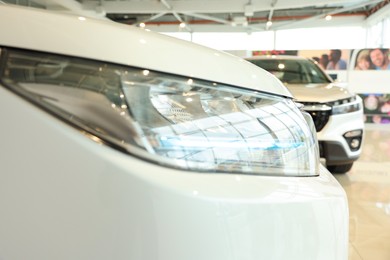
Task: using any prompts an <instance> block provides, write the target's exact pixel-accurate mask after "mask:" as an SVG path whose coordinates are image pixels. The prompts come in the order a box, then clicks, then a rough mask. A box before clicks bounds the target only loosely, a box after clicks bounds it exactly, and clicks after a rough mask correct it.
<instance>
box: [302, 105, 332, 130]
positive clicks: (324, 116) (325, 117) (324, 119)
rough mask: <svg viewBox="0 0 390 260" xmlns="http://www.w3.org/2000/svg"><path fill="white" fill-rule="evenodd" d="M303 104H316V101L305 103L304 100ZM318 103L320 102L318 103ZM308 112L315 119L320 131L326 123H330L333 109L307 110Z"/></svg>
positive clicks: (317, 128)
mask: <svg viewBox="0 0 390 260" xmlns="http://www.w3.org/2000/svg"><path fill="white" fill-rule="evenodd" d="M301 103H302V104H303V105H305V106H307V105H314V103H304V102H301ZM316 104H318V103H316ZM306 112H307V113H309V114H310V115H311V117H312V118H313V121H314V125H315V127H316V131H317V132H319V131H321V130H322V129H323V128H324V127H325V125H326V124H327V123H328V121H329V117H330V115H331V114H332V110H325V111H323V110H310V111H306Z"/></svg>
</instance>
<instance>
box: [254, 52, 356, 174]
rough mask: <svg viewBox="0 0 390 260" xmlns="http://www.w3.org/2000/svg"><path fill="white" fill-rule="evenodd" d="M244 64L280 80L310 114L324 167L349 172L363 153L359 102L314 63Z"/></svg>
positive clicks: (273, 59) (267, 60) (274, 60)
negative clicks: (262, 70)
mask: <svg viewBox="0 0 390 260" xmlns="http://www.w3.org/2000/svg"><path fill="white" fill-rule="evenodd" d="M247 60H248V61H250V62H252V63H253V64H255V65H257V66H259V67H261V68H263V69H265V70H267V71H269V72H271V73H272V74H274V75H275V76H276V77H277V78H278V79H280V80H281V81H282V82H283V83H284V84H285V85H286V86H287V88H288V89H289V90H290V91H291V92H292V94H293V95H294V97H295V98H296V99H297V101H298V102H300V103H302V104H303V105H304V108H303V109H304V110H305V111H307V112H308V113H310V115H311V116H312V118H313V120H314V123H315V126H316V130H317V137H318V140H319V145H320V156H321V157H322V158H324V159H325V160H326V167H327V168H328V169H329V170H330V171H331V172H333V173H345V172H347V171H349V170H350V169H351V168H352V165H353V163H354V161H356V160H357V159H358V158H359V156H360V153H361V150H362V146H361V144H362V139H363V132H364V119H363V106H362V100H361V98H360V97H359V96H358V95H356V94H354V93H352V92H351V91H349V90H348V88H347V87H346V86H345V84H343V85H341V83H335V82H333V81H332V79H331V78H330V77H329V76H328V75H327V74H326V73H325V72H324V71H323V70H322V69H321V68H320V67H319V66H318V65H317V64H316V63H315V62H314V61H313V60H310V59H306V58H303V57H298V56H287V55H280V56H256V57H251V58H248V59H247Z"/></svg>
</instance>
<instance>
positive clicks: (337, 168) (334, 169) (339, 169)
mask: <svg viewBox="0 0 390 260" xmlns="http://www.w3.org/2000/svg"><path fill="white" fill-rule="evenodd" d="M352 165H353V163H348V164H340V165H327V166H326V168H328V170H329V171H330V172H331V173H346V172H348V171H349V170H350V169H351V168H352Z"/></svg>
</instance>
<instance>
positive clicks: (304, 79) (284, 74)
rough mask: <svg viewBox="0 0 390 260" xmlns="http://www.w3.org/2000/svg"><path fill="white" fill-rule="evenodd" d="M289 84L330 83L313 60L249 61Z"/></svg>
mask: <svg viewBox="0 0 390 260" xmlns="http://www.w3.org/2000/svg"><path fill="white" fill-rule="evenodd" d="M249 61H250V62H252V63H253V64H255V65H257V66H259V67H261V68H263V69H265V70H267V71H269V72H271V73H272V74H274V75H275V76H276V77H277V78H278V79H280V80H281V81H282V82H284V83H288V84H310V83H330V82H331V81H330V79H329V78H328V77H327V76H326V74H325V73H324V72H323V71H322V70H321V69H320V68H319V67H318V66H317V65H316V64H315V63H314V62H313V61H311V60H305V59H300V60H290V59H258V60H249Z"/></svg>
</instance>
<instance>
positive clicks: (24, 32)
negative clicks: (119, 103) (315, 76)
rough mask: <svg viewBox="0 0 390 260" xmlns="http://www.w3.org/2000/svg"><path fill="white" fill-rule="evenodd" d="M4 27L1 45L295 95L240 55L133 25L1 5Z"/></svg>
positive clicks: (0, 19)
mask: <svg viewBox="0 0 390 260" xmlns="http://www.w3.org/2000/svg"><path fill="white" fill-rule="evenodd" d="M20 17H23V19H20ZM26 21H28V22H27V23H26ZM10 25H12V26H10ZM0 32H1V37H0V47H1V46H9V47H18V48H23V49H30V50H37V51H45V52H51V53H59V54H64V55H70V56H77V57H84V58H89V59H95V60H102V61H107V62H112V63H116V64H123V65H128V66H133V67H138V68H141V69H148V70H155V71H161V72H166V73H172V74H176V75H181V76H188V77H190V78H194V79H196V78H198V79H204V80H209V81H212V82H217V83H224V84H229V85H233V86H238V87H243V88H248V89H252V90H256V91H264V92H269V93H274V94H278V95H282V96H289V97H291V93H290V92H289V91H288V90H287V89H286V88H285V87H284V86H283V84H282V83H281V82H279V81H278V80H276V79H275V78H274V77H272V76H271V75H270V74H268V73H267V72H265V71H263V70H261V69H259V68H258V67H257V66H254V65H253V64H251V63H249V62H247V61H245V60H244V59H242V58H239V57H237V56H233V55H230V54H227V53H224V52H220V51H216V50H213V49H210V48H206V47H204V46H200V45H196V44H193V43H190V42H187V41H184V40H179V39H176V38H173V37H170V36H166V35H162V34H158V33H154V32H150V31H147V30H143V29H139V28H136V27H135V26H129V25H124V24H119V23H115V22H112V21H107V20H97V19H92V18H86V17H80V16H74V15H65V14H62V15H60V14H59V13H54V12H49V11H46V10H39V9H33V8H23V7H18V6H9V5H0Z"/></svg>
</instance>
